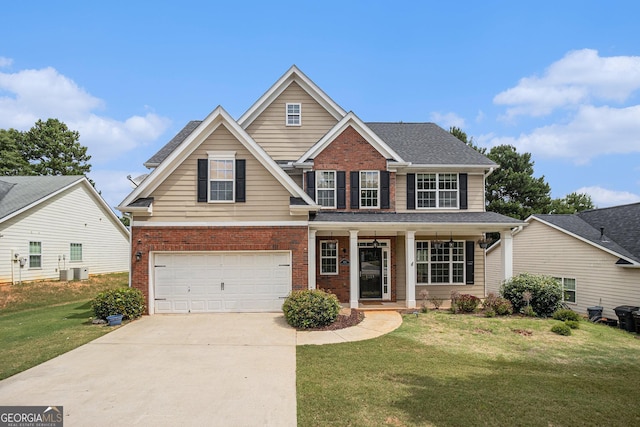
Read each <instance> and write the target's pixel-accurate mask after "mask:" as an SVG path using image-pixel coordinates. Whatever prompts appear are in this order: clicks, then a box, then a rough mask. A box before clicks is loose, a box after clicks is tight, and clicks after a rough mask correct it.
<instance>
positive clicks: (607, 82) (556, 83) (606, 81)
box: [493, 49, 640, 118]
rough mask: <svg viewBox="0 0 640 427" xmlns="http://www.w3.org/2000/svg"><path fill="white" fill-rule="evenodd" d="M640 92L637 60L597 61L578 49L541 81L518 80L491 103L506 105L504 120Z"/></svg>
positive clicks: (592, 54) (589, 51) (620, 99)
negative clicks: (515, 84) (516, 83)
mask: <svg viewBox="0 0 640 427" xmlns="http://www.w3.org/2000/svg"><path fill="white" fill-rule="evenodd" d="M638 89H640V57H638V56H616V57H600V56H599V55H598V51H596V50H592V49H582V50H577V51H572V52H569V53H567V54H566V55H565V56H564V58H562V59H560V60H559V61H557V62H555V63H553V64H551V66H549V68H547V70H546V71H545V73H544V75H543V76H542V77H538V76H532V77H525V78H522V79H521V80H520V81H519V82H518V85H517V86H515V87H513V88H510V89H507V90H506V91H504V92H501V93H499V94H498V95H496V96H495V97H494V99H493V101H494V103H496V104H498V105H507V106H510V108H508V109H507V112H506V117H507V118H512V117H514V116H518V115H531V116H543V115H547V114H550V113H551V112H553V111H554V110H555V109H557V108H563V107H573V106H578V105H582V104H587V103H594V102H599V101H606V102H611V101H614V102H618V103H622V102H624V101H626V100H627V99H628V98H629V96H631V94H633V92H635V91H636V90H638Z"/></svg>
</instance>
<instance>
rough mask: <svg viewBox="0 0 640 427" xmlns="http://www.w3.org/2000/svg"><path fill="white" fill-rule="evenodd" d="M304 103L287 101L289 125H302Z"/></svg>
mask: <svg viewBox="0 0 640 427" xmlns="http://www.w3.org/2000/svg"><path fill="white" fill-rule="evenodd" d="M301 113H302V105H301V104H300V103H295V104H289V103H287V126H300V125H301V124H302V114H301Z"/></svg>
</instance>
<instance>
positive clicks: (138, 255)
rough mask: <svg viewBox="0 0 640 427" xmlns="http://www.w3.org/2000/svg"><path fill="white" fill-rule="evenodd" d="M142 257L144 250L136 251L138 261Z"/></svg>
mask: <svg viewBox="0 0 640 427" xmlns="http://www.w3.org/2000/svg"><path fill="white" fill-rule="evenodd" d="M141 259H142V252H140V251H138V252H136V261H140V260H141Z"/></svg>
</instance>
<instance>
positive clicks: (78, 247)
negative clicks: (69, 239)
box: [69, 243, 82, 262]
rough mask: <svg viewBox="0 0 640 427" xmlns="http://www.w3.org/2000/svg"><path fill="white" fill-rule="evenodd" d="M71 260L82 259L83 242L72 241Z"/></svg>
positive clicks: (70, 248) (70, 247) (70, 246)
mask: <svg viewBox="0 0 640 427" xmlns="http://www.w3.org/2000/svg"><path fill="white" fill-rule="evenodd" d="M69 261H71V262H73V261H82V243H71V244H70V245H69Z"/></svg>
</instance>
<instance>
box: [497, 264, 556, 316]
mask: <svg viewBox="0 0 640 427" xmlns="http://www.w3.org/2000/svg"><path fill="white" fill-rule="evenodd" d="M525 292H529V293H530V294H531V295H530V300H529V304H527V303H526V302H525V300H524V296H525ZM500 295H501V296H502V297H504V298H506V299H508V300H509V301H511V304H512V305H513V309H514V311H518V312H520V311H522V309H523V308H524V307H526V306H530V307H531V308H532V310H533V311H534V312H535V313H537V314H538V315H540V316H544V317H548V316H551V315H552V314H553V312H554V311H556V309H557V308H558V306H559V304H560V302H561V301H562V289H561V286H560V284H559V283H558V281H557V280H555V279H554V278H552V277H549V276H542V275H533V274H529V273H521V274H519V275H517V276H514V277H512V278H511V279H509V280H508V281H506V282H505V283H503V284H502V286H501V287H500ZM527 297H529V294H527Z"/></svg>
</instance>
